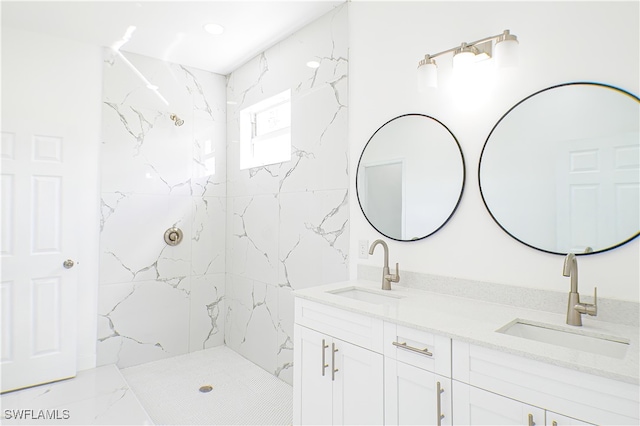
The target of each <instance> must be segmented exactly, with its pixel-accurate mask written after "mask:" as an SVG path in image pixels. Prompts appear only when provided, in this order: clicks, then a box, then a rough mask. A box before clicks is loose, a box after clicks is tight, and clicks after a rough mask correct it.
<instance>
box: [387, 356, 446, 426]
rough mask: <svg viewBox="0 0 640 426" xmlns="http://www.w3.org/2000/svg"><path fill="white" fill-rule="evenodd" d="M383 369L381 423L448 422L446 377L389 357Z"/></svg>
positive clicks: (418, 423)
mask: <svg viewBox="0 0 640 426" xmlns="http://www.w3.org/2000/svg"><path fill="white" fill-rule="evenodd" d="M384 371H385V383H384V392H385V395H384V396H385V399H384V401H385V424H387V425H438V424H440V425H450V424H451V380H450V379H448V378H445V377H442V376H439V375H437V374H434V373H432V372H430V371H426V370H423V369H421V368H418V367H415V366H412V365H409V364H405V363H403V362H399V361H397V360H394V359H391V358H385V370H384ZM439 391H440V392H439ZM438 421H439V422H440V423H438Z"/></svg>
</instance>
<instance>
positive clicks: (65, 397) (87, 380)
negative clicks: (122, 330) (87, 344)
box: [0, 364, 153, 425]
mask: <svg viewBox="0 0 640 426" xmlns="http://www.w3.org/2000/svg"><path fill="white" fill-rule="evenodd" d="M0 406H1V407H2V417H1V420H0V423H2V424H3V425H35V424H37V425H47V424H57V425H99V424H104V425H130V424H137V425H149V424H153V422H152V421H151V418H150V417H149V415H147V413H146V412H145V410H144V408H142V405H140V402H139V401H138V399H137V398H136V396H135V395H134V393H133V391H132V390H131V389H130V388H129V386H128V385H127V383H126V382H125V380H124V378H123V377H122V374H121V373H120V371H119V370H118V367H116V366H115V365H113V364H112V365H105V366H102V367H98V368H94V369H91V370H85V371H80V372H78V375H77V376H76V377H74V378H73V379H68V380H62V381H60V382H55V383H48V384H44V385H40V386H35V387H32V388H28V389H23V390H18V391H14V392H9V393H5V394H3V395H2V396H0Z"/></svg>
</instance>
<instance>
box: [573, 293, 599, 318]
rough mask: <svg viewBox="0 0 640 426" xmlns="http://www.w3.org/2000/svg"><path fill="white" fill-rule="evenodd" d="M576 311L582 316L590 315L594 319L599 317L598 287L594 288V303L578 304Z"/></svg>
mask: <svg viewBox="0 0 640 426" xmlns="http://www.w3.org/2000/svg"><path fill="white" fill-rule="evenodd" d="M575 309H576V311H578V312H580V313H581V314H588V315H590V316H592V317H595V316H597V315H598V287H594V288H593V303H578V304H577V305H576V306H575Z"/></svg>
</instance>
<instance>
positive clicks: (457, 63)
mask: <svg viewBox="0 0 640 426" xmlns="http://www.w3.org/2000/svg"><path fill="white" fill-rule="evenodd" d="M475 62H476V55H475V54H474V53H473V52H460V53H458V54H456V55H454V56H453V69H456V68H457V69H466V68H469V67H470V66H471V65H472V64H474V63H475Z"/></svg>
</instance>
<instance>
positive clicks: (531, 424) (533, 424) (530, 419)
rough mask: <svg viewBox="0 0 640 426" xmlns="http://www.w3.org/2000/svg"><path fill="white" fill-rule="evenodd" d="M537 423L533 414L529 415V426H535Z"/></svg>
mask: <svg viewBox="0 0 640 426" xmlns="http://www.w3.org/2000/svg"><path fill="white" fill-rule="evenodd" d="M535 425H536V422H534V421H533V414H531V413H529V426H535Z"/></svg>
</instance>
